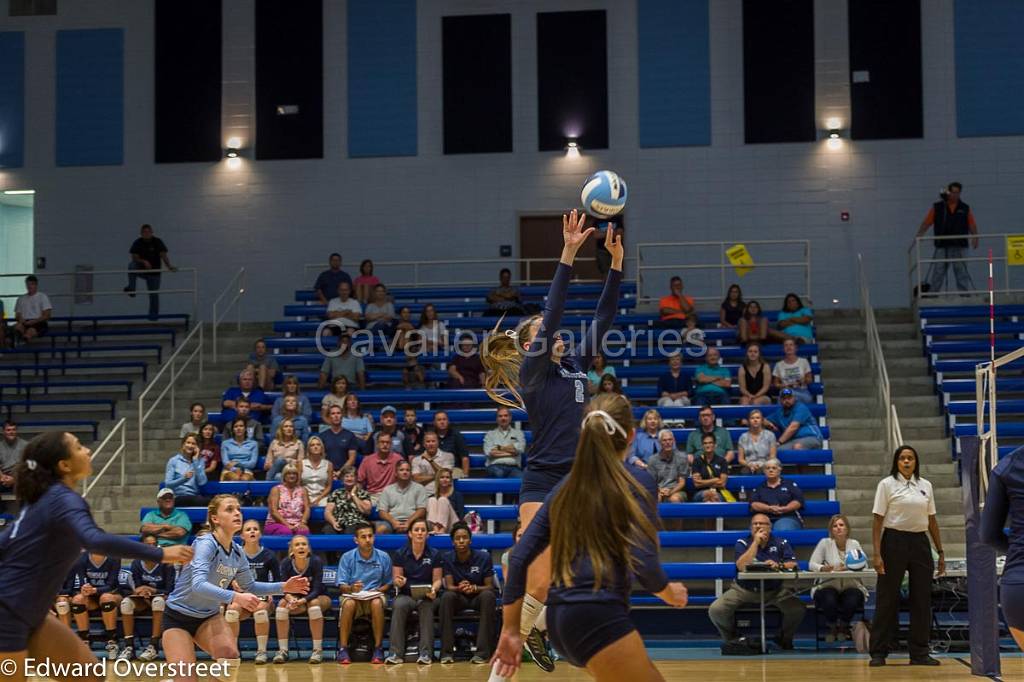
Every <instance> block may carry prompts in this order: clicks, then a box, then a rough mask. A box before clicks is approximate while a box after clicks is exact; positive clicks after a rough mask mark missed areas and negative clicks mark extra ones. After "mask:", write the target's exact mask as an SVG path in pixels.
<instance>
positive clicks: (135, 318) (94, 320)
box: [50, 313, 191, 329]
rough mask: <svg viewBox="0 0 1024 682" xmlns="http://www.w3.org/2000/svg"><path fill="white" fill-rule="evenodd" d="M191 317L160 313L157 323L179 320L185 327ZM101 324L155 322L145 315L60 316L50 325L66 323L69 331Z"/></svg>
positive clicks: (51, 319) (95, 326)
mask: <svg viewBox="0 0 1024 682" xmlns="http://www.w3.org/2000/svg"><path fill="white" fill-rule="evenodd" d="M190 317H191V316H190V315H189V314H188V313H160V314H159V315H157V316H156V318H157V321H165V322H170V321H172V320H178V321H180V322H184V323H185V326H186V327H187V326H188V322H189V318H190ZM100 322H147V323H149V322H153V318H151V317H150V316H149V315H147V314H145V313H141V314H138V315H58V316H56V317H51V318H50V323H51V324H53V323H66V324H67V327H68V329H70V328H71V327H72V325H75V324H90V325H92V326H93V328H98V327H99V323H100Z"/></svg>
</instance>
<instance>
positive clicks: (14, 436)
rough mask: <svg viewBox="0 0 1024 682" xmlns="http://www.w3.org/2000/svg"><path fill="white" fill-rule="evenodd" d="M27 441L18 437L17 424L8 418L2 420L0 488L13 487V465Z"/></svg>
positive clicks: (9, 488)
mask: <svg viewBox="0 0 1024 682" xmlns="http://www.w3.org/2000/svg"><path fill="white" fill-rule="evenodd" d="M27 445H28V442H27V441H26V440H25V439H23V438H18V425H17V424H15V423H14V422H13V421H11V420H10V419H8V420H6V421H5V422H4V437H3V438H2V439H0V490H4V491H6V490H11V489H13V488H14V467H15V466H17V464H18V462H20V461H21V454H22V453H23V452H24V451H25V447H26V446H27Z"/></svg>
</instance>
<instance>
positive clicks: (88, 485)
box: [82, 417, 128, 497]
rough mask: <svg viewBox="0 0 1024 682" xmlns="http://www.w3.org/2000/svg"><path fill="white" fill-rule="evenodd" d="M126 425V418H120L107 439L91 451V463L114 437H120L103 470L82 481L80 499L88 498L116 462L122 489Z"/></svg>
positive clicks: (126, 436) (126, 440) (126, 442)
mask: <svg viewBox="0 0 1024 682" xmlns="http://www.w3.org/2000/svg"><path fill="white" fill-rule="evenodd" d="M127 423H128V418H127V417H121V419H120V420H118V422H117V423H116V424H114V428H113V429H111V430H110V433H108V434H107V437H106V438H104V439H103V442H102V443H100V444H99V445H98V446H97V447H96V449H95V450H93V451H92V455H90V457H89V460H90V461H91V462H95V461H96V459H97V458H98V457H99V456H100V454H101V453H104V449H105V448H106V447H107V444H108V443H110V442H111V440H113V438H114V436H120V439H119V440H120V443H119V444H118V446H117V449H116V450H114V454H113V455H111V456H110V459H109V460H107V463H106V464H104V465H103V468H102V469H100V471H99V473H98V474H94V475H93V476H91V477H89V478H85V479H83V480H82V497H88V495H89V491H90V490H92V489H93V488H94V487H95V486H96V484H97V483H98V482H99V480H100V479H101V478H102V477H103V474H105V473H107V469H109V468H110V465H111V464H113V463H114V462H116V461H118V460H120V462H121V487H122V488H123V487H124V461H125V459H127V455H125V450H127V448H128V428H127V426H126V424H127Z"/></svg>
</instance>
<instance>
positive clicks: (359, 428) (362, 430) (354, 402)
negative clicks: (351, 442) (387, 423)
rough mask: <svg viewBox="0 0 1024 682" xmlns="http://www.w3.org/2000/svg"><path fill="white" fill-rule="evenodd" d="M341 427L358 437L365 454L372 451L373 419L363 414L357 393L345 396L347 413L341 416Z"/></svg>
mask: <svg viewBox="0 0 1024 682" xmlns="http://www.w3.org/2000/svg"><path fill="white" fill-rule="evenodd" d="M341 425H342V427H344V428H345V429H346V430H347V431H350V432H351V433H352V435H354V436H355V437H356V439H357V440H358V441H359V445H360V450H361V451H362V452H363V453H364V454H365V453H367V452H369V451H370V450H371V448H372V447H373V443H374V441H372V440H370V436H372V435H373V417H372V416H371V415H370V414H368V413H366V412H363V407H362V404H361V403H360V402H359V396H357V395H356V394H355V393H349V394H348V395H347V396H345V411H344V412H343V413H342V415H341Z"/></svg>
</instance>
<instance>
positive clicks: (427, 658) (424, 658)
mask: <svg viewBox="0 0 1024 682" xmlns="http://www.w3.org/2000/svg"><path fill="white" fill-rule="evenodd" d="M416 662H417V663H419V664H420V665H430V664H432V663H433V662H434V658H433V656H431V655H430V654H420V657H419V658H417V659H416Z"/></svg>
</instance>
